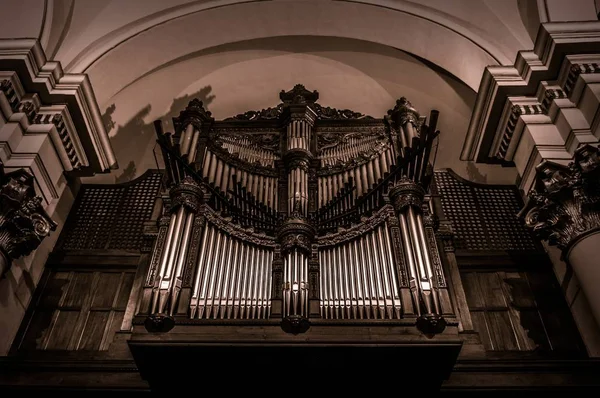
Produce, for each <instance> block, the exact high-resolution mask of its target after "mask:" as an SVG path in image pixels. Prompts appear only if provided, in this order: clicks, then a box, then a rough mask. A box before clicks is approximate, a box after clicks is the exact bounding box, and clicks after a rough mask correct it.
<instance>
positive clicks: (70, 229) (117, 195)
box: [60, 171, 162, 250]
mask: <svg viewBox="0 0 600 398" xmlns="http://www.w3.org/2000/svg"><path fill="white" fill-rule="evenodd" d="M161 178H162V174H160V173H159V172H156V171H150V172H148V173H146V174H144V175H143V176H141V177H140V178H138V179H136V180H134V181H132V182H130V183H127V184H120V185H117V184H115V185H93V184H88V185H84V186H82V187H81V190H80V192H79V196H78V200H77V201H76V203H75V205H74V208H73V209H72V210H71V214H70V215H69V219H68V221H67V225H65V230H64V231H63V236H64V238H63V239H62V244H61V247H60V248H61V249H63V250H86V249H87V250H90V249H92V250H93V249H96V250H100V249H113V250H138V249H139V248H140V245H141V241H142V228H143V223H144V221H146V220H148V219H149V218H150V216H151V214H152V208H153V206H154V201H155V199H156V195H157V193H158V189H159V187H160V181H161Z"/></svg>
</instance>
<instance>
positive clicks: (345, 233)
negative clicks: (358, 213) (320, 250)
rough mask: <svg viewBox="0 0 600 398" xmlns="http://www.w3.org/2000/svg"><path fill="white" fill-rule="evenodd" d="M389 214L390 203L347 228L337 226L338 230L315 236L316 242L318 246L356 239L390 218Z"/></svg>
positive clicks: (390, 212)
mask: <svg viewBox="0 0 600 398" xmlns="http://www.w3.org/2000/svg"><path fill="white" fill-rule="evenodd" d="M390 210H391V211H390ZM391 215H393V209H392V208H391V206H390V205H385V206H383V207H382V208H381V209H379V210H378V211H377V212H376V213H374V214H373V215H372V216H371V217H369V218H367V217H363V218H362V219H361V222H360V224H358V225H356V226H353V227H352V228H349V229H343V228H339V232H336V233H328V234H325V235H323V236H319V237H318V238H317V242H318V244H319V246H332V245H337V244H340V243H342V242H345V241H348V240H352V239H356V238H358V237H360V236H362V235H364V234H366V233H367V232H369V231H372V230H373V229H375V228H377V227H378V226H379V225H380V224H381V223H383V222H385V221H386V220H388V219H390V216H391Z"/></svg>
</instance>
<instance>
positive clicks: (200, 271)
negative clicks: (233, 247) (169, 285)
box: [190, 224, 212, 319]
mask: <svg viewBox="0 0 600 398" xmlns="http://www.w3.org/2000/svg"><path fill="white" fill-rule="evenodd" d="M209 236H212V227H211V226H210V225H209V224H206V227H204V230H203V231H202V243H201V244H200V256H198V262H197V263H196V278H195V280H194V287H193V291H192V299H191V300H190V314H191V318H192V319H194V318H196V313H197V311H198V294H199V293H200V281H201V280H202V277H203V275H204V259H205V258H206V254H207V252H208V250H209V246H208V245H210V244H211V243H210V238H209Z"/></svg>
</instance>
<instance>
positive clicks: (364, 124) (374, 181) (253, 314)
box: [139, 85, 453, 335]
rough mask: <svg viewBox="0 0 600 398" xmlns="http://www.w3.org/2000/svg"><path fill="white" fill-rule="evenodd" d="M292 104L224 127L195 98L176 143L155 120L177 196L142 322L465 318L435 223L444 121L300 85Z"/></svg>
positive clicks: (160, 241) (303, 325)
mask: <svg viewBox="0 0 600 398" xmlns="http://www.w3.org/2000/svg"><path fill="white" fill-rule="evenodd" d="M280 99H281V101H282V102H281V104H279V105H278V106H277V107H274V108H268V109H263V110H262V111H258V112H257V111H250V112H246V113H244V114H241V115H237V116H235V117H233V118H229V119H225V120H223V121H214V120H213V119H212V118H211V116H210V112H208V111H206V110H205V109H204V108H203V107H202V103H201V102H200V101H197V100H195V101H192V102H190V104H189V106H188V107H187V108H186V109H185V110H184V111H182V112H181V114H180V115H179V117H178V118H175V119H174V126H175V128H176V131H175V133H174V134H169V133H164V132H163V131H162V129H161V127H160V122H158V123H156V127H157V134H158V142H159V143H160V145H161V148H162V154H163V158H164V161H165V165H166V166H165V168H166V171H167V173H166V175H167V181H166V184H167V186H169V187H170V200H166V202H165V203H167V205H166V207H165V216H164V217H163V218H162V221H161V224H160V227H159V231H158V233H157V237H156V242H155V247H154V253H153V257H152V260H151V264H150V271H149V274H148V278H147V281H146V288H145V290H144V296H143V297H142V300H141V305H140V309H139V313H140V315H142V316H146V317H147V319H148V326H149V327H150V328H152V327H153V328H154V329H160V328H159V327H157V326H156V325H158V324H160V323H161V322H163V323H165V322H166V323H167V324H168V325H171V326H172V324H174V323H177V322H183V323H184V324H189V323H192V324H195V323H201V324H204V323H211V322H225V321H227V322H249V321H252V322H254V323H253V324H256V323H257V322H258V324H265V325H267V324H271V323H272V322H279V323H280V324H281V327H282V328H283V330H284V331H286V332H290V333H294V334H298V333H301V332H304V331H306V330H307V329H308V328H309V327H311V325H312V324H314V323H315V322H316V323H318V324H319V323H322V322H325V323H327V322H334V323H335V322H348V323H352V324H355V323H356V324H361V322H363V323H364V322H391V323H392V324H395V323H397V324H407V322H408V324H411V325H413V327H414V326H417V328H418V329H419V330H420V331H421V332H422V333H424V334H426V335H433V334H436V333H441V332H443V330H444V328H445V327H446V324H447V322H446V319H445V317H446V316H447V315H450V316H453V315H452V314H453V309H452V306H451V304H450V300H449V298H448V294H447V286H446V285H445V279H444V276H443V269H442V265H441V261H440V257H439V254H438V249H437V245H436V239H435V232H434V225H431V223H427V222H426V221H427V220H431V219H432V217H434V215H433V214H432V212H431V211H430V207H431V206H428V200H429V199H428V192H427V190H428V187H429V184H430V182H431V178H432V167H431V163H430V159H429V156H430V153H431V147H432V145H433V142H434V140H435V138H436V136H437V134H439V132H438V131H436V130H435V125H436V122H437V112H435V111H434V112H432V114H431V116H430V120H429V125H427V124H426V123H425V118H422V117H421V116H420V115H419V114H418V112H417V111H416V110H415V109H414V108H413V107H412V105H411V104H410V102H408V101H407V100H406V99H405V98H401V99H400V100H398V101H397V103H396V106H395V107H394V109H392V110H390V111H389V112H388V116H387V117H386V119H374V118H371V117H368V116H365V115H362V114H359V113H356V112H352V111H349V110H337V109H334V108H329V107H323V106H321V105H319V104H317V100H318V93H317V92H316V91H313V92H311V91H308V90H306V89H305V88H304V87H303V86H301V85H297V86H295V87H294V88H293V89H292V90H290V91H287V92H285V91H282V92H281V94H280ZM261 322H262V323H261ZM165 329H168V327H166V328H163V330H165Z"/></svg>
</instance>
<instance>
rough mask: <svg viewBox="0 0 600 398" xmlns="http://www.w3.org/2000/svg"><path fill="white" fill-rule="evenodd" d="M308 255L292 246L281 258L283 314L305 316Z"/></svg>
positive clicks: (285, 315) (286, 315) (306, 307)
mask: <svg viewBox="0 0 600 398" xmlns="http://www.w3.org/2000/svg"><path fill="white" fill-rule="evenodd" d="M307 280H308V257H307V256H306V255H305V254H304V253H302V251H300V250H298V249H297V248H293V249H292V250H291V251H290V252H289V253H287V255H286V256H285V257H284V259H283V308H284V312H283V316H284V317H289V316H294V315H297V316H305V315H306V312H307V309H308V283H307V282H306V281H307Z"/></svg>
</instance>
